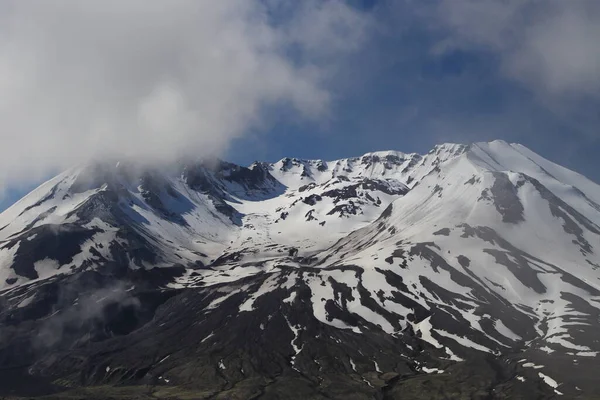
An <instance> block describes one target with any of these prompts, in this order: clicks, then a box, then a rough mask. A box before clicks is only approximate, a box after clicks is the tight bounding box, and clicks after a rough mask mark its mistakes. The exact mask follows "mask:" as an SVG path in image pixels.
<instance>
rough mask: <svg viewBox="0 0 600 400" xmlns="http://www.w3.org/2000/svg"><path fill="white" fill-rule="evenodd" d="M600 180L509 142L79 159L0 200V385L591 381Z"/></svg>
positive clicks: (490, 393) (112, 387) (366, 387)
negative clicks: (227, 158)
mask: <svg viewBox="0 0 600 400" xmlns="http://www.w3.org/2000/svg"><path fill="white" fill-rule="evenodd" d="M598 252H600V186H598V185H596V184H595V183H593V182H591V181H589V180H588V179H586V178H585V177H583V176H581V175H579V174H577V173H575V172H572V171H569V170H567V169H565V168H562V167H560V166H558V165H556V164H553V163H551V162H550V161H547V160H545V159H543V158H542V157H540V156H538V155H537V154H535V153H533V152H531V151H530V150H528V149H527V148H525V147H523V146H520V145H516V144H507V143H505V142H501V141H495V142H491V143H477V144H473V145H469V146H465V145H455V144H444V145H440V146H436V147H435V148H434V149H433V150H431V151H430V152H429V153H428V154H426V155H418V154H404V153H400V152H392V151H390V152H377V153H369V154H366V155H364V156H362V157H357V158H349V159H343V160H337V161H322V160H299V159H293V158H286V159H283V160H280V161H279V162H276V163H273V164H269V163H255V164H253V165H252V166H250V167H248V168H245V167H240V166H237V165H234V164H230V163H226V162H223V161H218V160H217V161H213V162H197V163H188V164H182V165H177V166H173V167H172V168H171V169H169V170H168V171H167V170H140V169H139V168H136V167H135V166H133V165H127V164H126V163H118V164H110V165H108V164H99V165H87V166H82V167H79V168H74V169H72V170H69V171H66V172H65V173H63V174H61V175H59V176H57V177H56V178H54V179H52V180H50V181H49V182H47V183H45V184H43V185H42V186H40V187H39V188H38V189H36V190H34V191H33V192H32V193H30V194H29V195H27V196H26V197H25V198H23V199H22V200H21V201H19V202H18V203H17V204H15V205H14V206H13V207H11V208H10V209H8V210H6V211H5V212H4V213H2V214H1V215H0V395H13V396H21V397H28V396H36V395H46V396H47V397H50V398H218V399H221V398H222V399H233V398H235V399H250V398H261V399H276V398H286V399H287V398H298V399H305V398H315V399H326V398H339V399H350V398H354V399H471V398H472V399H505V398H506V399H508V398H510V399H535V398H539V399H546V398H581V399H592V398H598V397H600V387H598V385H597V384H596V382H595V379H596V374H595V371H596V370H597V368H598V367H599V366H600V364H599V361H598V358H597V355H598V354H599V353H600V335H598V333H597V332H598V329H599V328H600V270H599V268H600V255H598Z"/></svg>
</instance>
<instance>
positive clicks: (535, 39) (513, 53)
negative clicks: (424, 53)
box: [427, 0, 600, 100]
mask: <svg viewBox="0 0 600 400" xmlns="http://www.w3.org/2000/svg"><path fill="white" fill-rule="evenodd" d="M435 4H436V6H435V7H433V8H432V9H428V10H427V12H428V13H429V14H428V16H429V17H433V21H435V22H434V24H433V26H435V27H437V28H441V29H442V30H443V34H445V37H444V39H443V40H441V41H439V42H438V43H437V45H436V46H435V47H434V49H433V52H434V53H438V54H442V53H444V52H448V51H452V50H454V49H456V48H463V49H476V50H484V51H489V52H492V53H494V54H495V55H496V56H497V57H498V62H499V63H500V67H501V71H502V72H503V74H504V75H505V76H506V77H508V78H510V79H514V80H515V81H518V82H520V83H521V84H523V85H525V86H526V87H527V88H529V89H530V90H532V91H534V92H535V93H536V94H537V95H539V96H540V98H543V97H544V96H552V97H553V98H555V99H556V98H560V99H563V100H573V99H581V98H595V99H599V98H600V46H599V45H598V40H597V38H598V37H600V3H599V2H598V1H595V0H577V1H559V0H550V1H546V0H439V1H437V2H435ZM432 10H433V11H432Z"/></svg>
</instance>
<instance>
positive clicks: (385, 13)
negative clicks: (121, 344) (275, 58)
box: [0, 0, 600, 209]
mask: <svg viewBox="0 0 600 400" xmlns="http://www.w3.org/2000/svg"><path fill="white" fill-rule="evenodd" d="M264 1H265V3H266V4H268V7H270V8H269V10H270V11H271V12H272V15H271V17H272V18H273V19H274V21H275V22H274V25H281V26H283V27H285V28H287V27H288V26H290V27H293V28H294V29H296V28H297V30H298V32H299V36H298V37H297V38H296V39H294V40H295V41H293V42H290V43H292V45H291V46H289V47H288V54H287V55H286V56H285V57H286V58H285V60H284V61H285V62H289V63H290V65H292V66H293V67H292V68H294V66H295V65H300V64H301V65H302V67H303V68H302V69H298V70H296V71H297V72H298V73H303V71H305V69H306V68H304V67H306V66H310V67H314V68H315V69H318V70H319V71H322V72H323V73H322V76H324V77H325V78H323V79H320V80H318V85H320V86H319V87H317V88H316V89H315V91H314V93H313V94H311V96H309V97H307V99H305V100H306V101H305V103H306V102H308V103H310V102H311V101H313V100H314V101H315V102H316V101H319V99H320V98H321V97H319V93H320V92H319V90H322V91H325V92H326V93H327V94H328V96H329V101H328V102H327V105H326V108H327V110H326V113H325V114H324V115H319V116H318V117H316V118H313V117H309V118H306V117H305V116H304V115H301V113H298V112H296V111H297V110H296V111H295V110H294V109H293V108H294V107H287V106H282V105H281V104H287V103H289V99H287V98H285V97H282V101H281V102H278V101H274V102H271V103H270V104H269V106H268V107H265V108H264V110H263V111H262V113H261V118H260V120H261V121H260V122H261V123H259V124H247V125H243V126H242V127H241V128H239V129H238V126H237V125H236V126H235V128H236V129H238V130H239V132H236V134H235V135H232V136H231V138H229V139H228V140H227V141H226V143H225V145H224V147H223V148H224V149H225V150H224V155H223V158H227V159H228V160H230V161H233V162H237V163H240V164H250V163H251V162H252V161H255V160H265V161H276V160H278V159H280V158H282V157H286V156H293V157H300V158H322V159H336V158H342V157H349V156H355V155H360V154H363V153H366V152H369V151H375V150H384V149H395V150H400V151H404V152H427V151H428V150H429V149H430V148H431V147H432V146H433V145H435V144H437V143H442V142H459V143H470V142H475V141H488V140H493V139H504V140H506V141H509V142H519V143H522V144H524V145H525V146H527V147H529V148H531V149H532V150H533V151H535V152H538V153H539V154H541V155H542V156H544V157H546V158H548V159H550V160H552V161H554V162H557V163H559V164H561V165H564V166H566V167H568V168H571V169H574V170H576V171H578V172H581V173H583V174H584V175H586V176H588V177H589V178H591V179H593V180H595V181H597V182H598V181H600V162H599V161H598V157H597V155H598V154H599V152H600V131H599V128H600V124H599V122H600V116H599V111H598V110H600V96H599V95H598V93H600V91H599V90H596V89H600V73H599V71H600V56H599V55H600V47H599V46H598V45H597V44H596V39H595V38H597V37H600V36H595V34H596V33H599V34H600V30H598V26H600V18H599V17H600V4H599V3H598V2H594V1H585V0H581V1H574V2H570V3H569V2H561V3H559V2H555V1H548V2H536V1H533V0H532V1H529V0H522V1H516V0H515V1H512V2H505V1H493V0H484V1H481V2H479V4H477V3H475V2H473V1H472V0H439V1H436V0H426V1H421V2H414V1H409V0H405V1H400V0H398V1H391V0H389V1H388V0H380V1H376V0H369V1H359V0H355V1H351V2H337V1H335V2H330V3H332V4H333V3H335V4H336V7H337V8H333V7H331V8H330V10H329V11H328V14H324V13H323V12H322V10H323V7H322V4H323V3H327V1H320V0H315V1H311V2H308V3H310V4H312V5H313V6H314V8H315V10H317V11H318V12H316V11H314V10H312V9H308V7H307V8H306V9H302V10H298V9H297V8H296V7H295V6H293V5H290V4H292V3H286V4H287V7H284V6H281V4H278V3H277V2H274V1H270V0H268V1H267V0H264ZM283 3H285V2H282V4H283ZM308 3H307V4H308ZM567 3H569V5H567ZM273 4H277V5H276V6H273ZM294 4H295V3H294ZM319 7H321V8H319ZM299 12H302V13H304V14H306V16H308V17H310V18H307V19H308V23H299V22H298V20H300V21H302V19H298V18H297V14H298V13H299ZM321 17H323V18H321ZM288 20H289V21H292V22H289V24H288ZM317 20H323V21H325V22H324V23H323V24H321V25H318V22H315V24H316V25H315V26H317V25H318V26H319V27H320V28H314V31H318V35H317V33H315V34H314V35H313V33H312V30H313V29H312V28H311V26H312V25H311V22H313V21H317ZM327 21H333V24H334V25H335V26H333V27H331V26H328V25H327ZM343 24H346V25H343ZM275 29H279V28H278V26H276V27H275ZM290 31H293V29H291V28H290ZM338 31H339V32H338ZM336 34H338V35H340V37H333V36H334V35H336ZM311 35H313V36H315V37H314V41H312V42H311V41H309V39H311V37H312V36H311ZM319 35H320V36H319ZM305 36H306V37H305ZM307 38H308V39H307ZM305 39H306V40H305ZM334 39H335V40H334ZM346 39H347V43H346ZM311 40H312V39H311ZM328 40H329V43H330V44H329V45H328V47H323V48H320V47H315V46H316V44H315V42H317V43H318V42H320V41H328ZM346 45H348V46H346ZM152 56H153V57H154V54H152ZM265 65H267V66H268V65H269V64H265ZM241 72H244V71H241ZM241 72H240V73H241ZM232 73H236V71H235V70H234V71H232ZM255 74H256V73H255ZM250 76H251V77H252V76H253V75H250ZM115 77H116V78H122V77H125V78H127V75H123V76H121V73H120V71H118V74H117V75H115ZM263 78H264V79H266V80H265V81H264V82H263V83H262V85H263V86H264V85H265V84H268V82H269V79H270V78H269V76H265V77H263ZM313 83H314V81H310V80H309V81H307V82H306V84H307V85H312V84H313ZM286 84H289V82H288V83H286ZM317 89H318V90H317ZM231 90H233V91H232V92H231V93H232V95H237V94H238V92H236V91H235V90H236V89H235V88H234V89H231ZM247 90H254V91H256V90H258V89H257V88H256V87H249V88H247ZM243 93H246V91H244V92H243ZM230 95H231V94H230ZM268 95H269V96H271V95H272V93H271V92H269V93H268ZM278 96H279V94H278ZM281 96H285V95H281ZM194 99H195V98H194ZM294 99H295V97H294ZM286 102H287V103H286ZM280 103H281V104H280ZM192 104H195V103H192ZM198 104H201V103H198ZM0 107H1V102H0ZM295 107H296V108H298V107H297V106H295ZM300 107H301V108H302V107H304V108H308V109H309V110H308V112H309V113H313V114H314V113H315V110H311V109H310V104H309V105H308V106H306V104H304V105H302V104H301V105H300ZM319 107H320V106H317V107H316V108H317V109H318V108H319ZM323 107H324V108H325V106H323ZM240 110H241V111H240V112H242V111H243V110H244V108H240ZM59 111H60V109H59ZM84 111H85V110H84ZM1 112H2V110H1V109H0V113H1ZM317 113H318V110H317ZM80 114H82V113H80ZM83 114H85V112H84V113H83ZM119 121H120V120H119ZM243 121H245V120H243ZM217 122H218V121H217ZM82 126H85V125H82ZM116 126H118V125H116ZM215 126H216V127H217V129H221V128H222V126H221V125H219V124H217V125H215ZM59 127H60V126H59ZM227 128H230V127H229V126H227ZM215 132H218V130H217V131H215ZM215 135H219V134H218V133H216V134H215ZM209 136H210V135H209ZM3 140H7V139H5V138H3ZM185 140H189V137H187V136H186V137H183V141H184V144H185ZM198 143H200V144H201V145H203V144H204V143H205V142H198ZM210 143H212V142H210ZM24 150H26V149H24ZM151 150H153V149H151ZM73 161H80V160H77V159H74V160H73ZM13 164H14V165H15V168H16V167H18V166H19V165H18V163H17V162H15V163H13ZM13 164H10V165H8V167H9V168H10V167H12V166H13ZM62 167H63V165H62V164H61V163H56V162H54V163H45V164H43V168H42V167H40V169H39V170H36V173H35V174H29V175H24V177H23V178H22V179H21V178H19V179H11V180H5V182H4V185H3V186H4V195H3V196H2V197H1V198H0V209H3V208H5V207H6V206H8V205H9V204H11V203H12V202H14V201H15V200H17V199H18V198H20V197H21V196H22V195H23V194H24V193H26V192H27V191H28V190H30V189H31V188H33V187H35V185H37V184H38V183H39V182H40V181H42V180H43V179H44V177H48V176H51V175H52V174H53V173H54V171H56V170H59V169H61V168H62ZM0 182H2V181H1V180H0Z"/></svg>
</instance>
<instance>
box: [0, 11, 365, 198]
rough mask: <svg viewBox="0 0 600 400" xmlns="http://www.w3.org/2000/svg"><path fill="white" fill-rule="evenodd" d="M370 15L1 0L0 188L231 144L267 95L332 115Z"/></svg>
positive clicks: (256, 125)
mask: <svg viewBox="0 0 600 400" xmlns="http://www.w3.org/2000/svg"><path fill="white" fill-rule="evenodd" d="M275 4H277V6H275ZM281 10H284V11H285V12H281V16H278V14H277V13H278V12H280V11H281ZM367 21H368V16H367V15H366V14H364V13H363V12H361V11H358V10H357V9H354V8H352V7H350V6H348V5H347V4H346V3H345V2H342V1H338V0H310V1H306V2H302V3H296V2H291V1H282V2H269V1H266V0H264V1H261V0H249V1H237V0H219V1H196V0H170V1H160V0H129V1H126V2H123V1H120V0H103V1H90V2H79V1H70V0H55V1H52V2H47V1H41V0H40V1H31V2H22V1H18V0H13V1H7V2H3V3H2V5H0V143H1V146H0V187H1V186H2V184H3V183H4V184H6V183H14V182H16V181H19V180H27V179H35V178H39V177H40V176H43V175H45V174H48V173H49V172H50V171H53V170H56V169H62V168H65V167H67V166H69V165H71V164H73V163H77V162H82V161H86V160H88V159H90V158H104V157H114V158H119V157H128V158H134V159H139V160H141V161H145V162H153V163H154V162H164V161H171V160H173V159H174V158H178V157H184V156H202V155H206V154H215V153H219V152H223V151H224V150H225V149H226V148H227V146H228V145H229V144H230V142H231V141H232V140H233V139H235V138H238V137H241V136H243V135H244V134H245V133H246V132H248V131H249V130H252V129H261V128H263V127H265V126H266V125H267V124H268V122H269V121H268V119H267V118H266V116H265V115H266V113H265V110H267V109H268V108H269V107H273V106H276V107H281V106H285V107H287V108H289V109H291V110H294V112H296V113H297V114H298V115H300V116H301V117H303V118H308V119H312V120H320V119H324V118H327V113H328V110H329V109H330V108H329V106H330V104H331V101H332V100H331V99H332V92H331V90H330V86H329V85H328V80H329V79H330V77H331V76H332V75H334V69H335V66H336V63H338V62H340V60H341V59H342V58H343V56H344V54H346V53H348V52H352V51H355V50H356V49H358V48H360V46H361V45H362V43H363V42H364V38H365V36H366V34H367V32H366V31H367V29H368V25H369V23H368V22H367Z"/></svg>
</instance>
